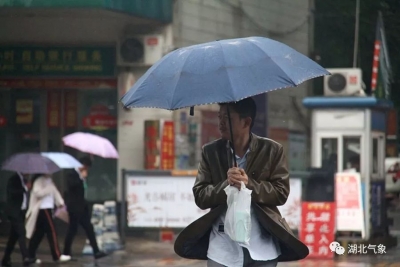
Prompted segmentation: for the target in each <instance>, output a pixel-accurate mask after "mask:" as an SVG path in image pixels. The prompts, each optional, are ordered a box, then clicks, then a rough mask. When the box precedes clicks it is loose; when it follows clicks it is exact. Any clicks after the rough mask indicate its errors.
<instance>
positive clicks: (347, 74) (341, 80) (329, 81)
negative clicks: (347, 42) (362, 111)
mask: <svg viewBox="0 0 400 267" xmlns="http://www.w3.org/2000/svg"><path fill="white" fill-rule="evenodd" d="M327 71H329V72H330V73H331V74H332V75H327V76H324V95H325V96H352V95H365V94H364V91H363V82H362V72H361V69H357V68H353V69H327Z"/></svg>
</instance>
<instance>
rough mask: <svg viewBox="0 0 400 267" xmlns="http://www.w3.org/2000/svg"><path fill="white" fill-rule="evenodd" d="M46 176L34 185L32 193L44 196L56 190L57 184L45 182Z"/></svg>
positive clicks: (38, 196) (39, 196)
mask: <svg viewBox="0 0 400 267" xmlns="http://www.w3.org/2000/svg"><path fill="white" fill-rule="evenodd" d="M43 179H44V178H38V179H37V180H36V181H35V182H34V183H33V186H32V192H31V194H32V195H35V196H36V197H37V198H43V197H45V196H47V195H49V194H51V193H53V192H54V188H55V186H54V185H53V184H52V183H44V182H43V181H44V180H43Z"/></svg>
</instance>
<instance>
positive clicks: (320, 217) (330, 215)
mask: <svg viewBox="0 0 400 267" xmlns="http://www.w3.org/2000/svg"><path fill="white" fill-rule="evenodd" d="M334 232H335V203H334V202H303V203H302V212H301V229H300V240H301V241H302V242H303V243H304V244H306V245H307V247H308V249H309V250H310V254H309V255H308V258H318V259H332V258H333V257H334V254H335V252H333V251H331V249H330V247H329V245H330V244H331V243H332V242H334V238H335V237H334V236H335V235H334Z"/></svg>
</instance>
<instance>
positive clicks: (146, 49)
mask: <svg viewBox="0 0 400 267" xmlns="http://www.w3.org/2000/svg"><path fill="white" fill-rule="evenodd" d="M163 48H164V38H163V36H162V35H160V34H154V35H136V36H129V37H125V38H123V39H122V40H120V41H119V43H118V45H117V65H118V66H126V67H140V66H142V67H146V66H151V65H153V64H154V63H156V62H157V61H158V60H159V59H160V58H162V56H163V52H164V51H163Z"/></svg>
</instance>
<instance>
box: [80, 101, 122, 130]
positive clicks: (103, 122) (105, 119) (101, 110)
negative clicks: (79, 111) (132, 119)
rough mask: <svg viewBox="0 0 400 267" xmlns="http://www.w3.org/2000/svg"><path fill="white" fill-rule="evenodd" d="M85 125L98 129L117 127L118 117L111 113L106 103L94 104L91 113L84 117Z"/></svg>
mask: <svg viewBox="0 0 400 267" xmlns="http://www.w3.org/2000/svg"><path fill="white" fill-rule="evenodd" d="M83 127H85V128H88V129H92V130H96V131H104V130H108V129H115V128H117V118H116V117H115V116H114V115H112V114H111V113H110V109H109V108H108V107H107V106H106V105H102V104H98V105H94V106H92V107H91V108H90V113H89V115H88V116H85V117H84V118H83Z"/></svg>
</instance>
